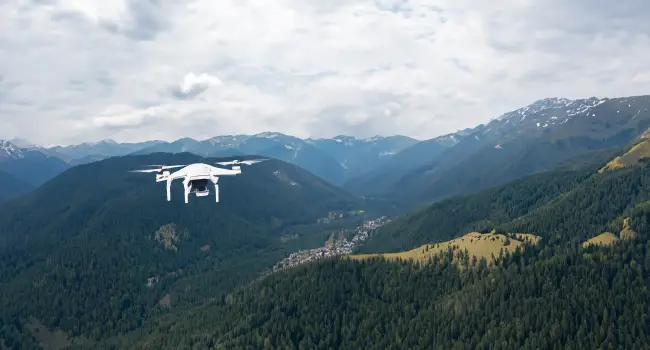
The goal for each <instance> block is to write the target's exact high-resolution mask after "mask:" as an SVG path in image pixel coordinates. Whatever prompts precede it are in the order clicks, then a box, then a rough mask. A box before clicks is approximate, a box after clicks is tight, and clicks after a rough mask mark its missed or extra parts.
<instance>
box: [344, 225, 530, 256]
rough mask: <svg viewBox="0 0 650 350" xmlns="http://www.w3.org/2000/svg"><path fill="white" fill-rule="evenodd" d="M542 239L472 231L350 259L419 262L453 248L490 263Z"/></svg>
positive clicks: (521, 235) (525, 235)
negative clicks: (444, 240) (446, 239)
mask: <svg viewBox="0 0 650 350" xmlns="http://www.w3.org/2000/svg"><path fill="white" fill-rule="evenodd" d="M539 241H540V237H538V236H536V235H533V234H528V233H516V234H514V235H512V237H508V236H506V235H503V234H496V233H494V232H492V233H484V234H481V233H479V232H471V233H468V234H466V235H464V236H462V237H458V238H456V239H452V240H450V241H446V242H439V243H432V244H425V245H423V246H421V247H419V248H415V249H412V250H409V251H406V252H400V253H384V254H356V255H350V256H349V258H350V259H354V260H364V259H371V258H375V257H383V258H386V259H389V260H391V259H395V260H413V261H418V262H426V261H428V260H429V258H430V257H433V256H435V255H437V254H439V253H441V252H445V251H448V249H450V248H451V249H452V250H454V251H455V252H458V251H461V252H462V251H465V250H467V253H468V254H469V258H470V261H471V259H472V257H474V256H475V257H476V259H477V260H480V259H481V258H485V259H486V260H487V262H488V263H492V262H493V261H494V257H498V256H499V254H500V252H501V251H503V253H504V254H505V253H506V252H510V253H512V252H514V251H515V249H517V247H520V249H523V248H524V247H525V246H526V245H536V244H538V243H539Z"/></svg>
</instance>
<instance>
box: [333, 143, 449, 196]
mask: <svg viewBox="0 0 650 350" xmlns="http://www.w3.org/2000/svg"><path fill="white" fill-rule="evenodd" d="M460 139H462V136H461V135H454V134H451V135H445V136H441V137H437V138H435V139H431V140H425V141H420V142H417V143H415V144H413V145H411V146H410V147H406V148H405V149H403V150H401V151H400V152H397V153H396V154H394V155H392V156H391V157H390V158H388V159H385V160H384V161H382V162H380V163H378V165H377V166H376V167H375V168H374V169H369V171H367V172H365V173H361V174H357V176H356V177H352V178H350V179H349V180H347V181H346V182H345V183H344V184H343V188H345V189H348V190H349V191H352V192H354V193H358V194H363V195H365V196H373V195H382V194H384V195H385V194H386V193H387V192H386V189H387V188H388V187H390V186H392V185H394V184H395V183H397V182H398V181H399V180H400V179H401V178H402V176H404V173H405V172H408V171H409V170H413V169H417V168H418V167H420V166H422V165H424V164H427V163H428V162H430V161H431V159H433V158H434V157H435V156H436V155H438V154H439V153H441V152H443V151H444V150H445V149H447V148H448V147H451V146H453V145H456V144H457V143H458V142H459V140H460Z"/></svg>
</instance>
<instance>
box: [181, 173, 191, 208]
mask: <svg viewBox="0 0 650 350" xmlns="http://www.w3.org/2000/svg"><path fill="white" fill-rule="evenodd" d="M183 188H184V189H185V203H189V202H190V181H189V180H187V178H186V179H185V180H184V181H183Z"/></svg>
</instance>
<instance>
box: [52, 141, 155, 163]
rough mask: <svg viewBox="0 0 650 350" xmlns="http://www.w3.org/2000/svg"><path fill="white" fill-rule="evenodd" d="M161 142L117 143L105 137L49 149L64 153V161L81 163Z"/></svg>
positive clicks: (130, 151)
mask: <svg viewBox="0 0 650 350" xmlns="http://www.w3.org/2000/svg"><path fill="white" fill-rule="evenodd" d="M162 143H164V141H158V140H153V141H145V142H136V143H119V142H116V141H114V140H110V139H107V140H102V141H99V142H84V143H82V144H78V145H70V146H56V147H51V148H49V150H50V151H53V152H57V153H59V154H62V155H64V156H65V157H67V158H68V159H66V161H69V162H72V163H76V164H82V163H84V161H79V159H103V158H108V157H115V156H123V155H127V154H130V153H133V152H136V151H139V150H141V149H143V148H147V147H151V146H155V145H158V144H162Z"/></svg>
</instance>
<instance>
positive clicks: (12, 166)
mask: <svg viewBox="0 0 650 350" xmlns="http://www.w3.org/2000/svg"><path fill="white" fill-rule="evenodd" d="M69 167H70V165H69V164H68V163H66V162H65V161H63V160H62V159H60V158H58V157H55V156H51V155H48V154H47V153H46V152H42V151H41V149H40V148H38V147H32V148H20V147H18V146H16V145H14V144H13V143H11V142H9V141H5V140H0V171H4V172H6V173H8V174H10V175H12V176H13V177H15V178H18V179H20V180H21V181H24V182H27V183H29V184H31V185H32V186H38V185H40V184H42V183H43V182H45V181H48V180H49V179H51V178H52V177H54V176H56V175H58V174H60V173H61V172H62V171H64V170H65V169H67V168H69Z"/></svg>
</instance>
